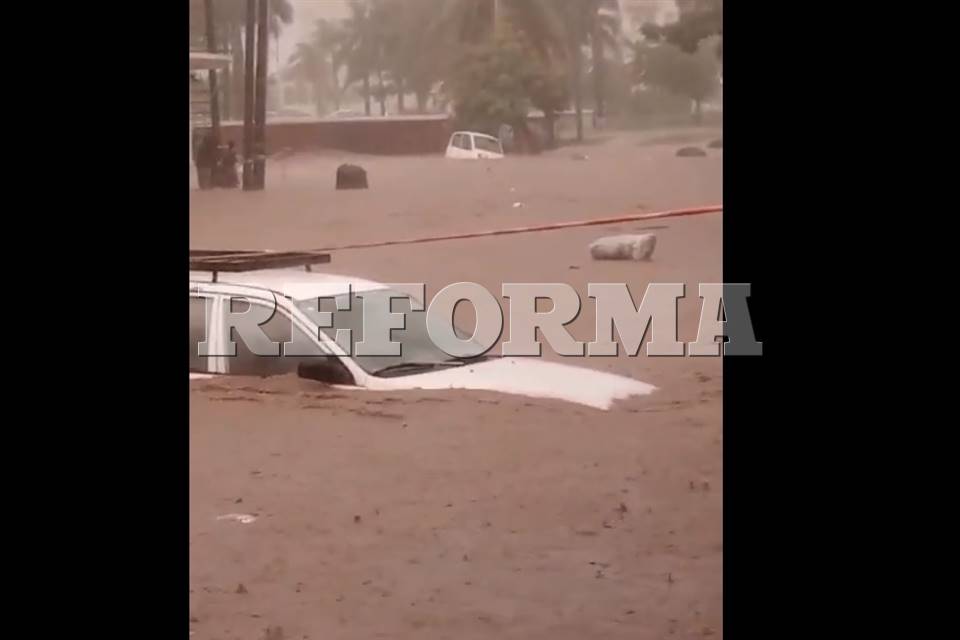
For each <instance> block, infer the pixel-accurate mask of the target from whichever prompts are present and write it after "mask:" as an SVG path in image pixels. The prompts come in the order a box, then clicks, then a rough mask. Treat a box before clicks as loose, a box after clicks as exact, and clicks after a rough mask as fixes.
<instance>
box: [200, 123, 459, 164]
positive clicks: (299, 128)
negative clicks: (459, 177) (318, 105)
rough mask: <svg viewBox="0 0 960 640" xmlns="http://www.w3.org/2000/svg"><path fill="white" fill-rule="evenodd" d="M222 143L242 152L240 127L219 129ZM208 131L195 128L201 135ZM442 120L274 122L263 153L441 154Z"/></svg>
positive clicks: (446, 128) (445, 136)
mask: <svg viewBox="0 0 960 640" xmlns="http://www.w3.org/2000/svg"><path fill="white" fill-rule="evenodd" d="M221 129H222V138H223V140H224V142H226V141H228V140H232V141H234V142H235V143H236V145H237V148H238V151H240V152H241V153H242V149H243V123H240V122H225V123H223V124H222V125H221ZM208 130H209V129H206V128H202V129H201V128H198V129H197V134H198V135H203V134H205V133H206V132H207V131H208ZM450 133H451V130H450V125H449V123H448V120H447V118H446V117H445V116H398V117H393V118H389V117H388V118H350V119H343V120H289V121H283V120H278V121H276V122H268V123H267V153H268V154H273V153H277V152H281V151H297V152H301V151H315V150H319V149H338V150H341V151H352V152H355V153H371V154H390V155H397V154H429V153H443V152H444V150H445V149H446V148H447V142H448V140H449V138H450Z"/></svg>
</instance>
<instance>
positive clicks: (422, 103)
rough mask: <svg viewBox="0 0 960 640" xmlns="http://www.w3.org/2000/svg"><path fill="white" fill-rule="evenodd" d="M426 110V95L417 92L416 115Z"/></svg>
mask: <svg viewBox="0 0 960 640" xmlns="http://www.w3.org/2000/svg"><path fill="white" fill-rule="evenodd" d="M426 110H427V95H426V94H425V93H424V92H423V91H417V113H423V112H424V111H426Z"/></svg>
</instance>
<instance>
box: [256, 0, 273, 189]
mask: <svg viewBox="0 0 960 640" xmlns="http://www.w3.org/2000/svg"><path fill="white" fill-rule="evenodd" d="M258 1H259V3H260V4H259V7H258V9H259V11H258V14H259V15H258V16H257V20H258V22H259V24H258V25H257V105H256V134H255V138H256V139H255V141H254V144H253V146H254V150H255V153H256V155H255V156H254V165H253V166H254V176H255V181H256V185H257V187H256V188H257V189H263V188H264V187H265V186H266V184H267V59H268V57H269V55H270V49H269V44H270V33H269V27H270V15H269V11H268V7H269V2H268V0H258Z"/></svg>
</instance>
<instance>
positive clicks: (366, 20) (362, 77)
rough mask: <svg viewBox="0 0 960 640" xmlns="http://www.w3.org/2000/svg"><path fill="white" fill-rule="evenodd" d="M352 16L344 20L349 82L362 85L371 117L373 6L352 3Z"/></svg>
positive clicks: (364, 99)
mask: <svg viewBox="0 0 960 640" xmlns="http://www.w3.org/2000/svg"><path fill="white" fill-rule="evenodd" d="M349 7H350V15H349V16H348V17H347V18H345V19H344V20H343V22H342V23H341V26H342V28H343V50H344V54H345V57H346V64H347V80H348V83H349V82H356V81H357V80H359V81H360V82H361V83H362V90H361V93H362V94H363V109H364V113H365V114H366V115H368V116H369V115H370V73H371V71H372V70H373V66H374V58H375V55H376V48H375V42H374V37H373V33H372V31H373V30H372V25H371V20H370V13H371V5H370V3H369V2H365V1H364V0H351V1H350V5H349Z"/></svg>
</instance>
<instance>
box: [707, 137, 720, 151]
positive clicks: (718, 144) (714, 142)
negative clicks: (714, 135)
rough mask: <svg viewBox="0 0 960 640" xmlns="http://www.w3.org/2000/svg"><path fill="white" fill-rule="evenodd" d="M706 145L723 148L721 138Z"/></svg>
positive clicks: (712, 147)
mask: <svg viewBox="0 0 960 640" xmlns="http://www.w3.org/2000/svg"><path fill="white" fill-rule="evenodd" d="M707 146H708V147H710V148H711V149H723V138H719V139H717V140H714V141H713V142H711V143H710V144H708V145H707Z"/></svg>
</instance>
